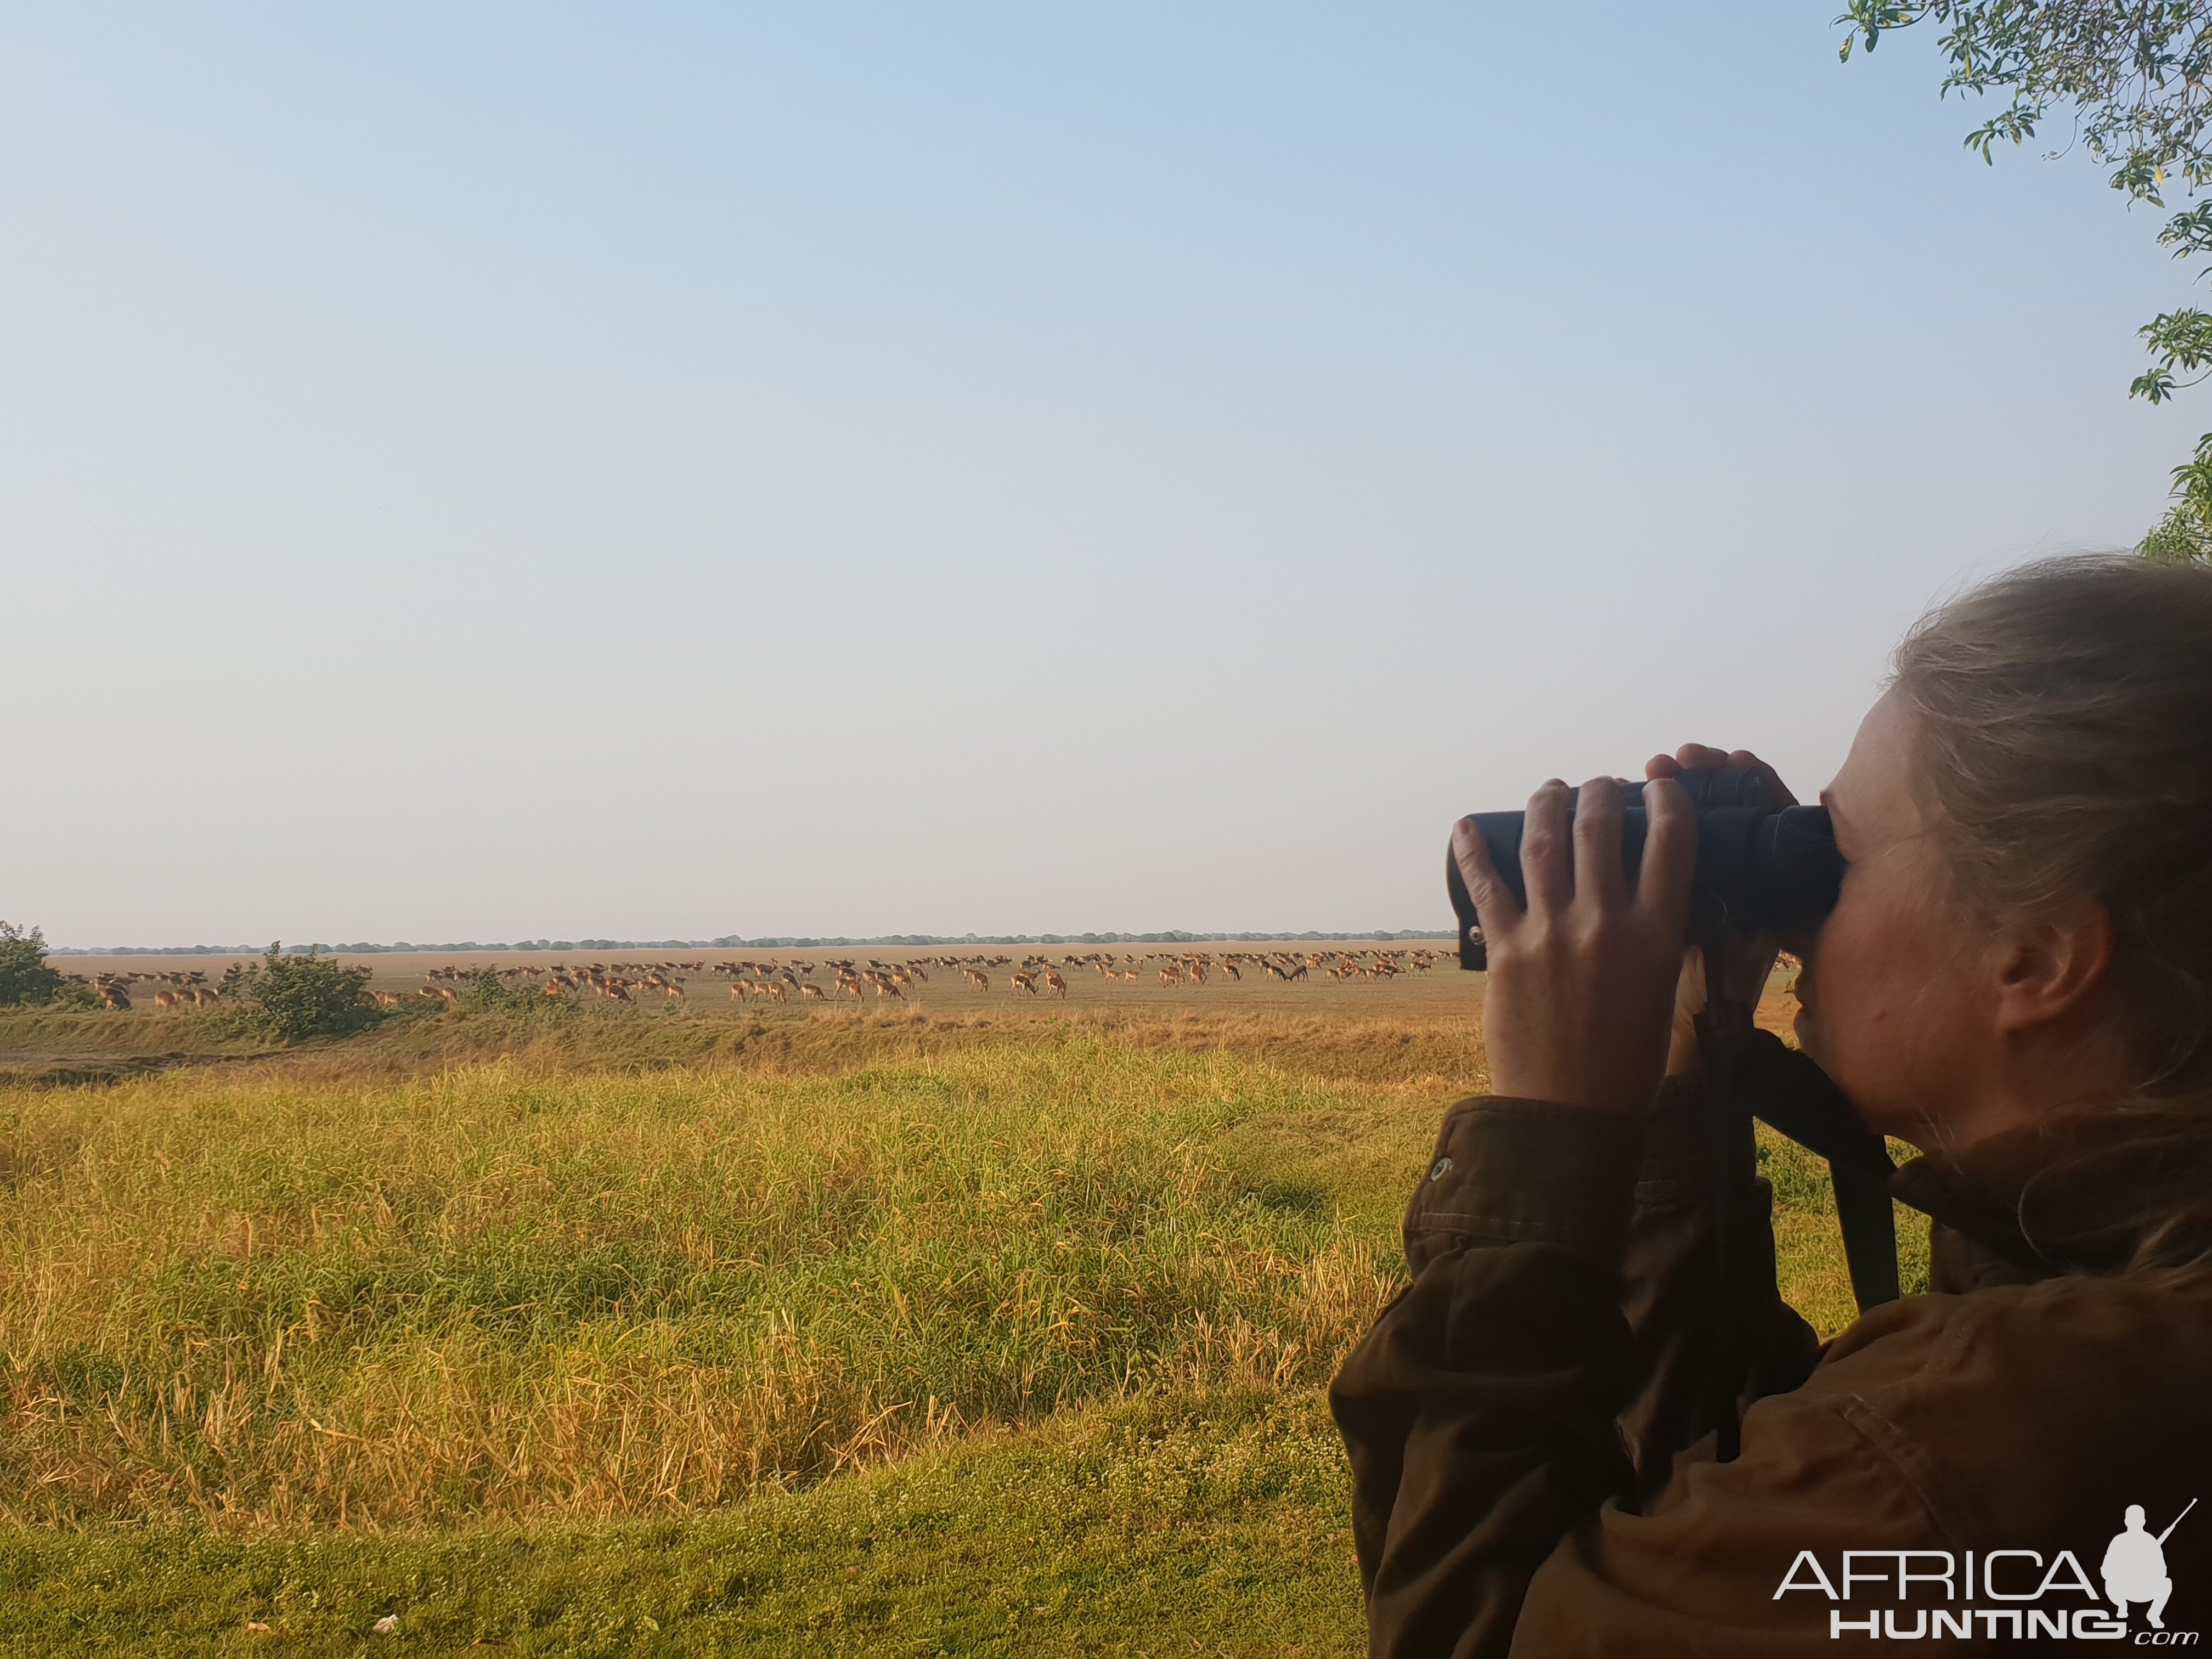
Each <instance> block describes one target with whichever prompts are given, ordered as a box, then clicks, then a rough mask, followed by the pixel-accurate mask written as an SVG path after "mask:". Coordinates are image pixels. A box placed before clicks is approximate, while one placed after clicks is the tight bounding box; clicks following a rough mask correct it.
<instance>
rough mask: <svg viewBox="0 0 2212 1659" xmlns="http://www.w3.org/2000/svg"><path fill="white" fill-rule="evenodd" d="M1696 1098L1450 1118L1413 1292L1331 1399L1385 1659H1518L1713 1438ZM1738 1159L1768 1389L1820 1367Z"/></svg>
mask: <svg viewBox="0 0 2212 1659" xmlns="http://www.w3.org/2000/svg"><path fill="white" fill-rule="evenodd" d="M1700 1103H1701V1097H1700V1096H1699V1095H1698V1093H1697V1092H1696V1091H1695V1090H1694V1089H1692V1090H1688V1091H1683V1090H1671V1091H1669V1093H1668V1097H1666V1098H1665V1099H1663V1100H1662V1103H1661V1106H1660V1109H1659V1110H1658V1112H1657V1113H1656V1115H1654V1116H1653V1117H1652V1118H1651V1119H1650V1121H1649V1123H1648V1124H1647V1123H1645V1122H1642V1121H1637V1120H1633V1119H1628V1118H1623V1117H1620V1116H1619V1115H1611V1114H1601V1113H1595V1112H1589V1111H1584V1110H1577V1109H1571V1108H1566V1107H1561V1106H1558V1105H1553V1104H1547V1103H1539V1102H1530V1101H1515V1100H1501V1099H1476V1100H1471V1101H1466V1102H1462V1103H1461V1104H1459V1105H1458V1106H1455V1108H1453V1109H1452V1110H1451V1111H1450V1112H1449V1114H1448V1115H1446V1118H1445V1120H1444V1124H1443V1131H1442V1133H1441V1134H1440V1135H1439V1137H1438V1139H1437V1150H1436V1153H1435V1156H1434V1158H1433V1159H1432V1161H1431V1165H1430V1168H1429V1170H1428V1171H1427V1173H1426V1177H1425V1180H1424V1181H1423V1182H1422V1183H1421V1185H1420V1186H1419V1188H1418V1189H1417V1190H1416V1192H1415V1194H1414V1196H1413V1202H1412V1204H1411V1205H1410V1206H1409V1207H1408V1210H1407V1218H1406V1227H1405V1243H1406V1257H1407V1267H1408V1268H1409V1270H1410V1271H1411V1273H1412V1276H1413V1277H1412V1283H1411V1284H1410V1285H1408V1286H1407V1289H1406V1291H1404V1292H1403V1293H1401V1295H1400V1297H1398V1299H1397V1300H1396V1301H1395V1302H1394V1303H1393V1304H1391V1305H1390V1307H1389V1309H1388V1310H1385V1312H1384V1313H1383V1316H1382V1318H1381V1319H1380V1320H1378V1321H1377V1322H1376V1327H1375V1328H1374V1329H1373V1330H1372V1331H1371V1332H1370V1334H1369V1335H1368V1336H1367V1338H1366V1339H1365V1340H1364V1341H1363V1342H1362V1343H1361V1344H1360V1346H1359V1347H1358V1349H1356V1350H1355V1351H1354V1352H1353V1353H1352V1357H1351V1358H1349V1359H1348V1360H1347V1361H1346V1364H1345V1366H1344V1369H1343V1370H1342V1372H1341V1373H1340V1375H1339V1376H1338V1378H1337V1380H1336V1383H1335V1385H1334V1388H1333V1389H1332V1391H1331V1407H1332V1409H1333V1410H1334V1413H1335V1416H1336V1420H1337V1423H1338V1425H1339V1427H1340V1430H1341V1431H1342V1432H1343V1435H1344V1437H1345V1442H1346V1448H1347V1449H1348V1451H1349V1452H1350V1455H1351V1460H1352V1484H1353V1492H1352V1521H1353V1534H1354V1538H1355V1541H1356V1545H1357V1547H1358V1555H1359V1565H1360V1574H1361V1579H1362V1583H1363V1586H1364V1589H1365V1591H1366V1596H1367V1607H1368V1625H1369V1635H1370V1647H1371V1650H1372V1651H1373V1652H1374V1653H1375V1654H1376V1655H1377V1656H1383V1655H1389V1656H1415V1655H1421V1656H1426V1655H1447V1654H1448V1655H1452V1656H1455V1659H1457V1656H1474V1655H1485V1654H1502V1653H1504V1652H1505V1651H1506V1650H1507V1649H1508V1647H1509V1646H1510V1644H1512V1642H1513V1640H1514V1632H1515V1628H1516V1622H1517V1620H1519V1617H1520V1614H1521V1611H1522V1601H1523V1598H1524V1596H1525V1595H1527V1593H1528V1586H1529V1583H1530V1582H1531V1580H1532V1578H1533V1577H1534V1575H1535V1573H1536V1571H1537V1570H1538V1568H1539V1567H1540V1566H1541V1565H1542V1564H1543V1563H1544V1562H1545V1561H1546V1560H1547V1558H1549V1557H1550V1556H1552V1555H1553V1553H1554V1552H1555V1551H1556V1550H1557V1549H1558V1548H1559V1545H1560V1543H1561V1541H1562V1540H1563V1539H1565V1538H1566V1537H1567V1536H1568V1535H1569V1534H1570V1533H1571V1532H1573V1531H1574V1530H1575V1529H1576V1528H1577V1527H1579V1526H1582V1525H1583V1524H1584V1523H1585V1522H1589V1521H1590V1520H1591V1519H1592V1517H1594V1516H1595V1515H1596V1514H1597V1512H1598V1511H1599V1510H1600V1509H1601V1506H1603V1505H1605V1504H1607V1500H1608V1499H1618V1500H1622V1504H1624V1505H1625V1507H1626V1509H1627V1510H1631V1511H1632V1510H1634V1509H1635V1508H1636V1507H1637V1506H1638V1501H1639V1492H1640V1491H1656V1489H1657V1487H1658V1486H1661V1485H1662V1484H1663V1483H1664V1482H1665V1480H1666V1479H1667V1476H1668V1471H1669V1469H1670V1468H1672V1466H1673V1462H1674V1458H1675V1456H1676V1455H1677V1454H1678V1453H1680V1452H1681V1451H1682V1450H1684V1449H1686V1448H1687V1447H1689V1446H1690V1445H1692V1443H1694V1442H1695V1441H1696V1440H1697V1439H1698V1438H1699V1437H1701V1436H1702V1435H1704V1434H1705V1433H1707V1432H1709V1431H1710V1429H1711V1423H1710V1421H1709V1420H1708V1419H1709V1418H1710V1415H1711V1412H1710V1404H1709V1401H1710V1395H1709V1390H1708V1389H1707V1388H1706V1386H1705V1378H1706V1376H1707V1375H1708V1370H1707V1368H1708V1366H1709V1365H1710V1364H1711V1359H1710V1353H1709V1349H1710V1340H1711V1334H1712V1331H1713V1322H1712V1307H1713V1302H1714V1297H1713V1285H1712V1272H1713V1269H1712V1259H1711V1236H1710V1231H1711V1230H1710V1220H1709V1218H1710V1216H1711V1204H1710V1201H1709V1200H1710V1194H1711V1188H1712V1185H1713V1182H1714V1181H1715V1180H1716V1179H1717V1174H1716V1171H1717V1164H1716V1162H1715V1159H1714V1158H1713V1155H1712V1152H1711V1146H1710V1143H1709V1142H1708V1141H1707V1140H1706V1139H1705V1132H1704V1127H1703V1125H1704V1120H1703V1116H1702V1113H1701V1110H1700ZM1744 1134H1745V1139H1744V1141H1743V1144H1742V1146H1741V1148H1740V1149H1732V1155H1731V1158H1730V1162H1729V1176H1728V1177H1727V1178H1728V1182H1729V1188H1730V1197H1731V1211H1732V1213H1733V1214H1734V1215H1735V1227H1734V1239H1733V1243H1732V1260H1733V1261H1735V1267H1736V1270H1735V1273H1733V1274H1732V1275H1731V1282H1732V1288H1733V1290H1734V1291H1735V1296H1736V1297H1737V1298H1738V1311H1737V1313H1736V1316H1735V1320H1734V1326H1735V1329H1736V1330H1737V1331H1738V1332H1739V1333H1740V1334H1741V1336H1742V1338H1743V1339H1744V1340H1745V1341H1746V1342H1747V1343H1748V1344H1749V1345H1750V1346H1751V1349H1752V1354H1753V1370H1754V1372H1755V1373H1764V1376H1762V1377H1761V1378H1760V1381H1761V1382H1763V1383H1765V1384H1766V1385H1768V1386H1774V1385H1778V1386H1781V1387H1785V1388H1786V1387H1790V1386H1794V1384H1795V1383H1796V1382H1797V1381H1800V1380H1802V1377H1803V1376H1804V1374H1805V1371H1806V1370H1808V1369H1809V1366H1810V1364H1811V1359H1812V1356H1813V1347H1812V1343H1811V1337H1810V1333H1809V1331H1807V1330H1806V1329H1805V1328H1804V1327H1803V1324H1802V1321H1797V1320H1796V1318H1795V1316H1794V1315H1790V1314H1789V1313H1788V1311H1787V1310H1786V1309H1784V1307H1783V1306H1782V1304H1781V1302H1780V1298H1779V1297H1778V1295H1777V1294H1776V1292H1775V1290H1774V1269H1773V1244H1772V1237H1771V1230H1770V1228H1769V1226H1768V1225H1767V1211H1766V1208H1765V1205H1766V1202H1767V1194H1766V1192H1765V1183H1764V1182H1757V1181H1756V1180H1755V1178H1754V1177H1753V1175H1752V1173H1751V1171H1752V1159H1753V1154H1752V1149H1751V1145H1750V1142H1749V1139H1748V1134H1749V1132H1748V1129H1746V1130H1745V1132H1744Z"/></svg>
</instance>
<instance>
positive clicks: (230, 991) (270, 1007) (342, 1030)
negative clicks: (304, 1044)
mask: <svg viewBox="0 0 2212 1659" xmlns="http://www.w3.org/2000/svg"><path fill="white" fill-rule="evenodd" d="M367 985H368V969H366V968H348V967H345V966H344V965H343V964H342V963H336V962H332V961H331V960H330V959H329V958H327V957H321V956H318V955H317V954H316V953H315V952H314V951H308V952H307V954H306V955H305V956H289V957H288V956H286V955H284V954H283V948H282V946H281V945H270V947H269V954H268V955H266V956H264V957H262V958H261V960H260V961H258V962H257V963H243V964H234V965H233V966H232V967H231V968H230V969H229V970H228V972H226V973H225V974H224V975H223V976H222V990H223V993H224V994H225V995H226V996H227V997H231V998H235V999H236V1002H237V1006H239V1007H240V1009H242V1010H243V1011H244V1012H245V1016H246V1020H247V1021H248V1023H250V1024H252V1025H253V1026H254V1027H256V1028H257V1029H258V1030H263V1031H265V1032H267V1033H268V1034H269V1035H270V1036H274V1037H279V1038H282V1039H283V1041H284V1042H301V1041H303V1040H304V1039H306V1038H307V1037H315V1036H347V1035H348V1034H349V1033H351V1032H354V1031H358V1030H361V1029H362V1027H363V1026H366V1025H374V1024H375V1023H376V1022H377V1019H378V1018H379V1016H380V1010H379V1009H377V1008H376V1007H375V1006H373V1005H372V1004H369V1003H367V1002H364V1001H363V1000H362V989H363V987H366V986H367Z"/></svg>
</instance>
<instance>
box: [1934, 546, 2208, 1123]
mask: <svg viewBox="0 0 2212 1659" xmlns="http://www.w3.org/2000/svg"><path fill="white" fill-rule="evenodd" d="M1893 689H1894V690H1895V692H1896V693H1897V695H1899V696H1901V697H1902V698H1903V699H1904V700H1905V703H1906V704H1907V706H1908V707H1909V708H1910V709H1911V713H1912V714H1913V716H1914V718H1915V722H1916V726H1917V734H1916V742H1917V744H1918V745H1919V750H1920V753H1919V760H1920V765H1919V766H1918V767H1917V773H1918V775H1919V781H1920V787H1921V788H1922V791H1923V806H1924V807H1925V808H1927V809H1929V814H1928V815H1929V830H1930V833H1931V834H1932V835H1933V836H1935V837H1936V842H1937V845H1938V846H1939V847H1941V848H1942V850H1943V853H1944V854H1945V862H1946V864H1947V865H1948V866H1949V869H1950V872H1951V876H1952V880H1953V882H1954V892H1955V896H1956V897H1957V899H1958V900H1959V902H1960V903H1961V904H1962V905H1963V906H1964V907H1965V908H1966V909H1967V910H1968V911H1969V912H1970V913H1971V914H1973V915H1977V916H1979V917H1982V918H1984V919H1986V920H1989V921H1999V922H2009V923H2021V922H2026V923H2034V922H2039V921H2041V922H2058V921H2068V920H2070V919H2072V918H2073V917H2075V916H2078V915H2080V914H2081V910H2082V908H2084V907H2085V906H2087V905H2090V904H2097V903H2101V904H2102V905H2103V906H2104V907H2105V908H2106V910H2107V911H2108V912H2109V913H2110V914H2111V916H2112V930H2113V939H2114V950H2113V965H2112V973H2113V976H2114V984H2115V986H2116V987H2117V988H2118V1006H2119V1007H2120V1008H2121V1010H2122V1011H2123V1012H2122V1017H2123V1018H2124V1019H2125V1020H2126V1022H2127V1026H2126V1029H2127V1031H2128V1034H2129V1036H2130V1041H2131V1044H2132V1048H2133V1052H2134V1055H2135V1058H2136V1066H2137V1071H2138V1076H2137V1079H2136V1082H2137V1085H2138V1087H2139V1089H2140V1091H2141V1092H2142V1096H2144V1097H2165V1098H2169V1099H2170V1098H2172V1097H2175V1096H2179V1095H2199V1094H2203V1095H2212V566H2205V565H2201V564H2159V563H2154V562H2150V561H2148V560H2146V559H2143V558H2140V557H2138V556H2135V555H2132V554H2100V555H2089V556H2075V557H2071V558H2061V559H2049V560H2045V561H2043V562H2039V563H2036V564H2031V565H2027V566H2024V567H2023V568H2020V569H2018V570H2015V571H2011V572H2009V573H2008V574H2005V575H2002V576H2000V577H1998V578H1996V580H1993V581H1990V582H1987V583H1985V584H1984V585H1983V586H1979V587H1977V588H1975V589H1973V590H1972V592H1968V593H1966V595H1964V596H1963V597H1961V598H1960V599H1955V600H1954V601H1952V602H1951V603H1950V604H1948V605H1942V606H1941V607H1939V608H1938V609H1936V610H1935V611H1930V612H1929V614H1928V615H1927V616H1925V617H1923V618H1921V620H1920V621H1919V622H1918V623H1917V624H1916V625H1915V626H1914V627H1913V629H1912V630H1911V632H1910V633H1909V634H1907V635H1905V641H1904V643H1903V644H1901V645H1900V646H1899V647H1898V649H1897V659H1896V678H1895V681H1894V683H1893Z"/></svg>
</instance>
